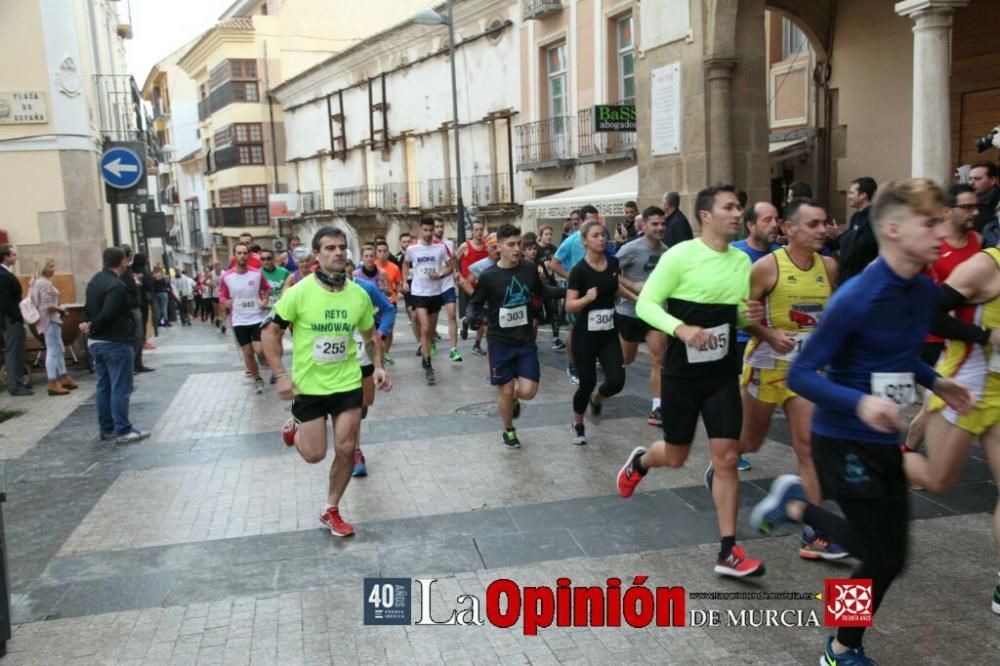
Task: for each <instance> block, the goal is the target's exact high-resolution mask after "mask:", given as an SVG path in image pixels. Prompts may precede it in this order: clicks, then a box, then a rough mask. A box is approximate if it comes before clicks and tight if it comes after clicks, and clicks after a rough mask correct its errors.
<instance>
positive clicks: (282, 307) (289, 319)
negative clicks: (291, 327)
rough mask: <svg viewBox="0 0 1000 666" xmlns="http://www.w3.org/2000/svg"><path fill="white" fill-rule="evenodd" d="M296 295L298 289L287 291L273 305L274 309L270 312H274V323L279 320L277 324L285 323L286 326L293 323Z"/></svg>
mask: <svg viewBox="0 0 1000 666" xmlns="http://www.w3.org/2000/svg"><path fill="white" fill-rule="evenodd" d="M298 295H299V290H298V289H287V290H285V291H284V292H282V294H281V298H279V299H278V302H277V303H275V304H274V309H273V310H272V311H273V312H274V317H275V321H279V320H280V321H279V324H280V322H281V321H283V322H286V324H285V325H286V326H287V325H288V324H290V323H294V322H295V305H296V299H297V298H298ZM282 328H284V326H282Z"/></svg>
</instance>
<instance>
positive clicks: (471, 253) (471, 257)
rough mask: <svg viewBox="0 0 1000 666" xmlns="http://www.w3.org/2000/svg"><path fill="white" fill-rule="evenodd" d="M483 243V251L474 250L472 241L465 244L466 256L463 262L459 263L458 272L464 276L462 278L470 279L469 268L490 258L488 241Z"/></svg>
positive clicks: (463, 257) (463, 256)
mask: <svg viewBox="0 0 1000 666" xmlns="http://www.w3.org/2000/svg"><path fill="white" fill-rule="evenodd" d="M481 242H482V244H483V249H481V250H477V249H476V248H474V247H473V246H472V242H471V241H466V242H465V254H464V255H462V260H461V261H460V262H458V271H459V272H460V273H461V274H462V277H469V266H471V265H472V264H474V263H476V262H477V261H479V260H480V259H485V258H486V257H488V256H489V254H490V253H489V252H488V251H487V250H486V241H481Z"/></svg>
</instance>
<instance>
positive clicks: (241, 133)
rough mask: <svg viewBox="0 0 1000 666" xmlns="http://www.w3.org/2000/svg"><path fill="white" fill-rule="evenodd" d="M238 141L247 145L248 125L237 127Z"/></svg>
mask: <svg viewBox="0 0 1000 666" xmlns="http://www.w3.org/2000/svg"><path fill="white" fill-rule="evenodd" d="M236 141H237V142H238V143H246V142H247V126H246V125H237V126H236Z"/></svg>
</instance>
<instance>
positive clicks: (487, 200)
mask: <svg viewBox="0 0 1000 666" xmlns="http://www.w3.org/2000/svg"><path fill="white" fill-rule="evenodd" d="M468 200H469V202H470V203H471V204H472V205H474V206H477V207H479V208H486V207H487V206H499V205H502V204H512V203H514V193H513V192H511V191H510V174H509V173H488V174H483V175H479V176H473V177H472V188H471V192H470V193H469V199H468Z"/></svg>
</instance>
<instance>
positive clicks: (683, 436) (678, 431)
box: [618, 185, 764, 577]
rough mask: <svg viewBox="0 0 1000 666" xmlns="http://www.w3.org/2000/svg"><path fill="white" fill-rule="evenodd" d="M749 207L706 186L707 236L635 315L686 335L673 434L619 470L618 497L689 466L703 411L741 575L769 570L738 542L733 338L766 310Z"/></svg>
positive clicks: (728, 563) (670, 413)
mask: <svg viewBox="0 0 1000 666" xmlns="http://www.w3.org/2000/svg"><path fill="white" fill-rule="evenodd" d="M740 212H741V211H740V204H739V200H738V199H737V198H736V190H735V188H734V187H733V186H732V185H715V186H712V187H709V188H706V189H704V190H702V191H701V192H699V193H698V197H697V199H696V201H695V214H696V215H697V216H698V220H699V221H700V222H701V227H702V233H701V237H700V238H696V239H693V240H690V241H684V242H680V243H678V244H677V245H675V246H673V247H671V248H670V249H669V250H667V252H666V254H664V255H663V257H661V258H660V261H659V263H658V264H657V265H656V268H655V269H653V273H652V275H650V276H649V279H648V280H646V284H645V286H644V287H643V289H642V292H641V293H640V294H639V300H638V301H637V302H636V308H635V309H636V314H638V315H639V317H641V318H642V319H644V320H645V321H646V322H647V323H648V324H650V325H651V326H654V327H656V328H658V329H659V330H661V331H663V332H665V333H667V334H668V335H672V336H674V337H675V338H677V339H676V340H674V342H673V343H672V344H669V345H667V352H666V354H665V355H664V360H663V369H662V371H661V375H662V379H661V387H660V393H661V396H662V398H663V401H664V403H666V404H669V405H670V409H669V410H667V411H665V412H664V413H663V434H664V439H663V440H661V441H658V442H656V443H654V444H653V445H652V446H651V447H650V448H649V450H648V451H647V450H646V449H645V448H643V447H637V448H636V449H635V450H633V451H632V453H631V454H629V457H628V460H626V462H625V465H624V466H623V467H622V468H621V470H620V471H619V472H618V494H619V495H621V496H622V497H631V495H632V493H633V492H634V491H635V487H636V486H637V485H638V484H639V482H640V481H641V480H642V477H643V476H645V475H646V473H647V472H648V471H649V470H650V468H653V467H666V466H669V467H681V466H682V465H683V464H684V461H685V460H687V457H688V454H689V453H690V452H691V442H692V441H694V434H695V429H696V427H697V425H698V417H699V415H700V416H701V417H702V420H703V421H704V422H705V430H706V431H707V432H708V438H709V440H708V450H709V456H710V458H711V460H712V463H713V465H714V467H715V480H714V483H713V485H712V500H713V501H714V503H715V511H716V517H717V519H718V524H719V534H720V536H721V547H720V549H719V555H718V560H717V562H716V564H715V572H716V573H717V574H722V575H726V576H736V577H743V576H761V575H763V574H764V563H763V562H761V561H760V560H755V559H751V558H749V557H747V554H746V552H745V551H744V550H743V548H741V547H739V546H737V545H736V515H737V511H738V509H739V480H738V478H737V472H736V460H737V458H738V451H739V437H740V425H741V421H742V407H741V405H740V387H739V381H738V375H739V366H740V360H739V357H738V356H737V354H736V345H735V344H734V342H735V341H734V340H733V336H734V334H735V330H734V329H736V328H741V327H744V326H747V325H748V324H749V323H752V322H754V321H757V320H759V319H760V316H761V314H762V311H763V308H762V307H761V305H760V303H757V302H754V301H750V300H749V299H748V298H747V296H749V292H750V259H749V258H748V257H747V256H746V255H745V254H744V253H742V252H740V251H739V250H736V249H734V248H732V247H730V245H729V243H730V242H731V241H733V240H734V239H735V238H736V236H737V234H739V231H740ZM741 303H743V305H744V306H745V310H744V311H743V312H741V311H740V305H741ZM664 304H666V306H667V309H666V310H664V308H663V305H664ZM682 343H683V344H682Z"/></svg>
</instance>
